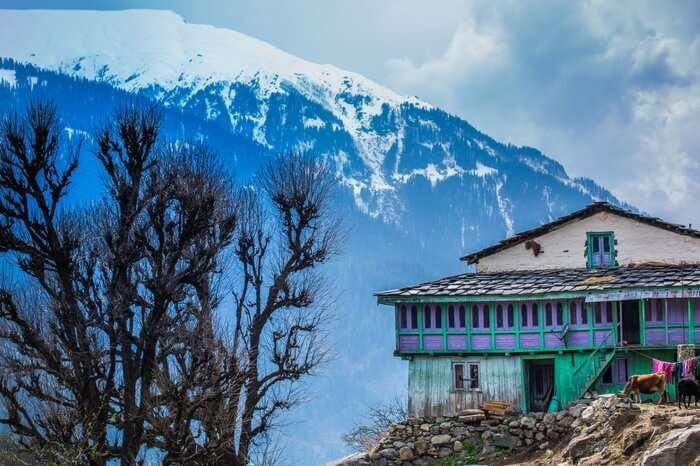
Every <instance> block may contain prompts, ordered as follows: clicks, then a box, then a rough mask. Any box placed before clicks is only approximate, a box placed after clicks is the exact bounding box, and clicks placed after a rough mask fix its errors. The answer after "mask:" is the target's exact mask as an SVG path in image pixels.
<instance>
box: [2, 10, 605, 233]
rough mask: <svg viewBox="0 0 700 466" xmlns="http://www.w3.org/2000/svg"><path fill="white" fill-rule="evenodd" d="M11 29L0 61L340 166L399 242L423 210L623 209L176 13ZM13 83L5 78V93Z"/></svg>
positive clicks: (549, 163) (554, 169)
mask: <svg viewBox="0 0 700 466" xmlns="http://www.w3.org/2000/svg"><path fill="white" fill-rule="evenodd" d="M0 24H2V25H3V26H4V27H3V28H1V29H0V59H1V58H3V57H4V58H11V59H13V60H14V61H16V62H19V63H27V64H31V65H33V66H36V67H40V68H43V69H47V70H50V71H56V72H59V73H61V74H65V75H68V76H71V77H79V78H86V79H88V80H92V81H99V82H103V83H107V84H109V85H110V86H113V87H116V88H119V89H121V90H125V91H128V92H134V93H139V94H141V95H143V96H145V97H147V98H152V99H155V100H158V101H159V102H161V103H163V104H164V105H165V106H166V107H172V108H177V109H181V110H182V111H183V112H185V113H187V114H189V115H195V116H196V117H197V118H201V119H203V120H206V121H207V122H208V123H213V124H215V125H216V126H217V127H218V128H220V129H222V130H223V131H225V132H228V133H231V134H233V135H235V136H240V137H243V138H245V139H249V140H252V141H254V142H255V143H256V144H257V145H258V146H260V147H262V148H263V149H264V150H265V151H268V152H276V153H280V152H289V151H313V152H314V153H315V154H317V155H319V156H323V157H327V158H329V159H331V160H333V161H334V162H335V164H336V169H337V174H338V178H339V179H340V181H341V183H342V184H343V185H344V186H346V187H347V188H348V190H349V192H350V193H351V195H352V196H353V199H354V202H355V205H356V206H357V207H358V208H359V210H360V211H361V212H363V213H365V214H367V215H369V216H371V217H375V218H381V219H382V220H384V221H385V222H387V223H393V224H397V225H401V226H402V228H409V227H408V226H407V225H408V224H409V223H411V221H412V220H410V219H409V218H408V217H409V216H410V215H412V214H411V212H410V211H411V210H412V207H411V206H412V205H413V204H415V203H416V202H418V203H423V202H426V201H427V202H447V203H460V202H461V203H462V205H460V206H459V208H460V209H464V208H467V206H468V205H470V203H472V202H476V203H484V202H488V203H489V205H490V206H492V207H491V208H490V209H488V210H487V212H488V215H489V216H490V217H493V218H497V219H498V222H499V224H501V225H503V226H504V227H505V229H506V231H513V229H514V228H517V226H518V224H519V219H518V201H517V199H516V198H517V197H518V196H520V195H521V193H522V192H523V191H524V190H525V191H527V190H530V191H531V192H530V194H529V195H531V196H533V197H534V198H537V199H538V202H541V205H543V206H545V209H546V212H545V214H546V215H547V216H549V217H554V216H557V215H558V214H559V213H561V212H560V209H561V207H559V204H558V202H559V201H561V200H562V199H563V197H564V196H568V197H569V198H571V199H576V202H579V203H581V202H586V201H588V200H591V199H592V198H593V197H596V198H598V199H608V200H611V201H612V202H616V201H617V200H616V199H614V198H613V197H612V195H610V193H608V192H607V191H605V190H604V189H602V188H599V187H598V186H597V185H595V183H593V182H590V180H580V179H571V178H569V176H568V175H567V174H566V172H565V170H564V168H563V167H562V166H561V165H560V164H559V163H557V162H556V161H554V160H552V159H550V158H549V157H547V156H545V155H543V154H541V153H540V152H539V151H537V150H536V149H532V148H524V147H514V146H511V145H506V144H501V143H499V142H497V141H494V140H493V139H491V138H490V137H488V136H487V135H485V134H482V133H480V132H479V131H478V130H476V129H475V128H474V127H472V126H471V125H469V123H467V122H466V121H464V120H462V119H460V118H458V117H456V116H454V115H449V114H447V113H445V112H444V111H442V110H440V109H439V108H436V107H434V106H432V105H429V104H426V103H424V102H422V101H419V100H418V99H416V98H410V97H403V96H400V95H399V94H397V93H395V92H393V91H391V90H389V89H387V88H385V87H383V86H381V85H379V84H377V83H375V82H373V81H371V80H369V79H367V78H365V77H363V76H361V75H359V74H357V73H353V72H349V71H344V70H341V69H339V68H337V67H335V66H333V65H320V64H315V63H311V62H308V61H306V60H303V59H301V58H298V57H295V56H293V55H290V54H288V53H286V52H283V51H281V50H279V49H277V48H275V47H273V46H271V45H269V44H267V43H265V42H262V41H260V40H257V39H254V38H252V37H249V36H246V35H244V34H241V33H239V32H236V31H233V30H230V29H222V28H217V27H214V26H209V25H201V24H189V23H187V22H186V21H184V20H183V19H182V18H181V17H180V16H178V15H177V14H175V13H173V12H169V11H159V10H124V11H85V10H0ZM15 76H16V75H15V70H12V69H2V66H0V86H2V84H3V83H7V84H9V85H10V86H14V85H15V84H16V83H17V82H18V81H17V79H16V77H15ZM426 189H427V190H428V191H427V192H426V191H425V190H426ZM419 192H420V193H422V194H421V195H416V193H419ZM486 199H490V201H486ZM414 207H415V206H414ZM413 210H415V209H413ZM460 215H461V214H460ZM462 229H463V227H462ZM465 231H466V230H465ZM462 242H464V240H462Z"/></svg>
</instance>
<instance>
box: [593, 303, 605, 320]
mask: <svg viewBox="0 0 700 466" xmlns="http://www.w3.org/2000/svg"><path fill="white" fill-rule="evenodd" d="M593 318H594V322H595V323H596V324H602V323H603V311H602V310H601V308H600V303H593Z"/></svg>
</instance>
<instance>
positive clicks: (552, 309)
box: [544, 301, 564, 328]
mask: <svg viewBox="0 0 700 466" xmlns="http://www.w3.org/2000/svg"><path fill="white" fill-rule="evenodd" d="M550 313H551V319H548V317H550ZM548 320H551V322H552V323H551V324H548V323H547V321H548ZM563 325H564V304H563V303H562V302H561V301H547V302H546V303H544V327H545V328H558V327H561V326H563Z"/></svg>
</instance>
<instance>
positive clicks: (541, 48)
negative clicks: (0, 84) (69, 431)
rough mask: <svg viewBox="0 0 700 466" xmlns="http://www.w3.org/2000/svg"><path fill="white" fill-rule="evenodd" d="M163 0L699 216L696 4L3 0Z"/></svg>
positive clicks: (108, 5)
mask: <svg viewBox="0 0 700 466" xmlns="http://www.w3.org/2000/svg"><path fill="white" fill-rule="evenodd" d="M0 6H5V7H9V8H19V7H27V8H96V7H99V8H104V9H119V8H144V7H147V8H161V9H172V10H175V11H176V12H177V13H179V14H180V15H182V16H183V17H185V18H186V19H187V20H188V21H190V22H198V23H209V24H214V25H217V26H223V27H229V28H232V29H236V30H238V31H240V32H243V33H246V34H249V35H251V36H254V37H257V38H260V39H263V40H265V41H267V42H269V43H271V44H273V45H275V46H277V47H279V48H281V49H283V50H285V51H288V52H290V53H293V54H296V55H298V56H300V57H302V58H305V59H307V60H311V61H315V62H320V63H332V64H335V65H337V66H339V67H342V68H346V69H349V70H352V71H356V72H359V73H361V74H364V75H365V76H367V77H369V78H372V79H374V80H375V81H378V82H380V83H382V84H384V85H387V86H389V87H391V88H393V89H394V90H396V91H399V92H401V93H404V94H408V95H417V96H419V97H421V98H422V99H424V100H427V101H429V102H431V103H434V104H437V105H439V106H441V107H443V108H444V109H446V110H448V111H450V112H452V113H455V114H458V115H460V116H462V117H463V118H465V119H466V120H467V121H469V122H470V123H472V124H473V125H475V126H476V127H477V128H479V129H481V130H483V131H485V132H486V133H488V134H489V135H491V136H493V137H495V138H497V139H500V140H502V141H507V142H512V143H516V144H523V145H530V146H534V147H537V148H539V149H541V150H543V151H544V152H545V153H547V154H548V155H550V156H552V157H554V158H555V159H557V160H559V161H561V162H562V163H563V164H564V165H565V167H566V168H567V169H568V170H569V172H570V173H572V174H574V175H581V176H590V177H592V178H594V179H596V180H597V181H599V182H601V183H602V184H603V185H605V186H606V187H608V188H610V189H611V190H612V191H613V192H614V193H615V194H616V195H618V196H620V197H622V198H623V199H625V200H627V201H629V202H631V203H633V204H635V205H637V206H638V207H640V208H642V209H644V210H646V211H648V212H650V213H652V214H655V215H659V216H662V217H665V218H667V219H669V220H672V221H676V222H679V223H689V222H692V223H695V224H696V225H700V211H698V209H696V208H694V206H696V205H698V203H700V155H699V154H698V147H700V132H698V131H697V128H699V127H700V76H699V74H700V66H699V65H700V3H698V2H696V1H695V2H694V1H674V2H654V1H643V0H638V1H615V2H602V1H583V2H569V1H563V0H562V1H550V0H542V1H537V2H534V1H533V2H517V1H501V2H491V1H478V0H477V1H461V0H443V1H441V2H437V3H436V2H423V1H417V0H404V1H399V0H393V1H382V2H376V1H373V0H353V1H347V2H337V1H335V2H328V1H325V0H306V1H300V2H291V1H269V0H256V1H249V2H244V1H230V0H223V1H214V0H199V1H197V2H192V1H183V0H174V1H173V0H171V1H159V0H144V1H130V0H103V1H100V2H97V1H86V0H80V1H68V0H66V1H63V0H52V1H38V0H0Z"/></svg>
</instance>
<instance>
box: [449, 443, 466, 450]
mask: <svg viewBox="0 0 700 466" xmlns="http://www.w3.org/2000/svg"><path fill="white" fill-rule="evenodd" d="M463 448H464V445H462V442H457V441H455V443H453V444H452V449H453V450H454V451H462V449H463Z"/></svg>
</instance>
